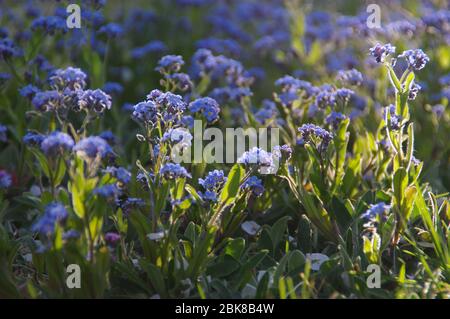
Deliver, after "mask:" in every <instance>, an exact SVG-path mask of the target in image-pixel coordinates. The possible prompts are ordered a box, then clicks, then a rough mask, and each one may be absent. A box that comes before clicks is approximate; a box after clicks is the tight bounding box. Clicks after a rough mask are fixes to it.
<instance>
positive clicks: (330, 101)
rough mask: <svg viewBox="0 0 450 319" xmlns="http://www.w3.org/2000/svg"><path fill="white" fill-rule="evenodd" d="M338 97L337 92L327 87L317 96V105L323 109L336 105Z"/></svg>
mask: <svg viewBox="0 0 450 319" xmlns="http://www.w3.org/2000/svg"><path fill="white" fill-rule="evenodd" d="M336 97H337V95H336V94H335V92H332V91H331V90H327V89H325V90H322V91H321V92H320V93H319V94H317V96H316V105H317V107H319V108H321V109H324V108H326V107H328V106H330V107H334V106H335V105H336Z"/></svg>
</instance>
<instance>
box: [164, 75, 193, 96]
mask: <svg viewBox="0 0 450 319" xmlns="http://www.w3.org/2000/svg"><path fill="white" fill-rule="evenodd" d="M166 78H167V79H169V80H171V81H172V82H173V83H175V85H176V86H177V88H178V89H179V90H181V91H183V92H184V91H190V90H191V89H192V87H193V86H194V84H193V83H192V81H191V78H190V77H189V75H187V74H186V73H174V74H167V75H166Z"/></svg>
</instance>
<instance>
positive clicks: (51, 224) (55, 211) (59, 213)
mask: <svg viewBox="0 0 450 319" xmlns="http://www.w3.org/2000/svg"><path fill="white" fill-rule="evenodd" d="M67 216H68V213H67V210H66V208H65V207H64V205H63V204H62V203H59V202H53V203H51V204H49V205H47V206H46V207H45V210H44V214H43V215H42V216H41V217H40V218H39V219H38V220H37V221H36V223H34V224H33V226H32V227H31V230H32V231H35V232H39V233H41V234H43V235H49V234H52V233H53V232H54V231H55V223H63V222H64V221H65V220H66V219H67Z"/></svg>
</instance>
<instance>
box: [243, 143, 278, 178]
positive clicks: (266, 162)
mask: <svg viewBox="0 0 450 319" xmlns="http://www.w3.org/2000/svg"><path fill="white" fill-rule="evenodd" d="M237 163H239V164H244V165H245V166H256V167H257V168H258V171H259V172H260V173H262V174H270V173H274V171H275V170H276V168H277V167H275V161H274V156H273V154H272V153H270V152H267V151H265V150H263V149H262V148H259V147H253V148H252V149H250V150H249V151H246V152H244V153H243V154H242V155H241V157H239V158H238V160H237Z"/></svg>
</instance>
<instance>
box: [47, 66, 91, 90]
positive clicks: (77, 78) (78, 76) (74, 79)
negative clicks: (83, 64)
mask: <svg viewBox="0 0 450 319" xmlns="http://www.w3.org/2000/svg"><path fill="white" fill-rule="evenodd" d="M86 78H87V76H86V73H84V72H83V71H82V70H81V69H78V68H73V67H68V68H66V69H57V70H55V71H54V72H53V74H52V75H51V76H50V77H49V83H50V85H51V86H52V87H54V88H55V89H58V90H60V91H62V90H64V89H66V88H68V89H70V90H80V89H84V87H85V86H86Z"/></svg>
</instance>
